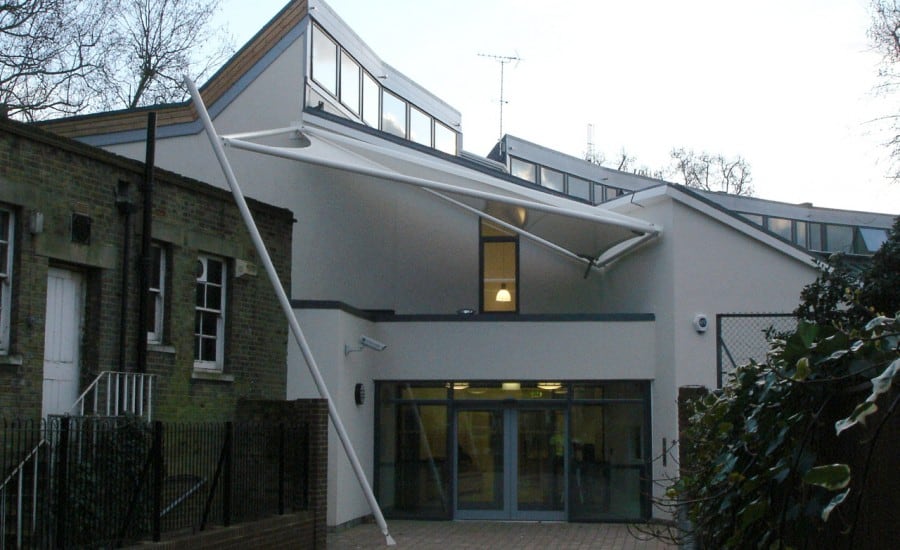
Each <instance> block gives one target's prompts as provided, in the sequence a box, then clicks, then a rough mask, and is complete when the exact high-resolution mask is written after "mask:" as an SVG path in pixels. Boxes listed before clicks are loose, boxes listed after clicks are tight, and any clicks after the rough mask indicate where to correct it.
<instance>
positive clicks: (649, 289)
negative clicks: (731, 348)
mask: <svg viewBox="0 0 900 550" xmlns="http://www.w3.org/2000/svg"><path fill="white" fill-rule="evenodd" d="M627 214H628V215H631V216H634V217H636V218H640V219H644V220H647V221H652V222H654V223H658V224H660V225H661V226H662V227H664V228H665V233H664V234H663V236H662V238H660V239H658V240H657V241H656V242H654V243H652V244H650V245H648V246H646V247H644V248H642V249H640V250H638V251H637V252H635V253H633V254H630V255H628V256H626V257H625V258H623V259H622V260H621V261H619V262H617V263H616V264H614V265H613V266H611V269H609V270H608V271H607V272H606V273H605V274H604V275H603V277H602V279H603V306H602V309H604V310H625V311H627V310H629V309H632V310H646V311H652V312H653V313H654V314H655V315H656V342H657V345H656V350H657V351H656V359H655V364H656V371H655V376H654V383H653V393H652V396H653V397H652V399H653V412H652V415H653V421H652V424H653V441H652V448H653V456H659V455H660V454H661V453H662V452H663V447H662V438H666V443H667V445H670V444H672V442H674V441H677V439H678V415H677V403H676V399H677V395H678V388H679V387H682V386H689V385H704V386H707V387H710V388H714V387H715V386H716V334H715V318H716V314H717V313H734V312H767V313H771V312H790V311H792V310H793V309H794V307H796V304H797V303H798V301H799V296H800V290H801V289H802V288H803V286H804V285H805V284H807V283H809V282H810V281H812V280H813V279H814V278H815V277H816V276H817V271H816V270H815V269H813V268H812V267H810V266H808V265H806V264H804V263H802V262H800V261H799V260H797V259H795V258H792V257H790V256H788V255H786V254H784V253H782V252H779V251H777V250H775V249H774V248H772V247H770V246H767V245H765V244H763V243H761V242H760V241H758V240H756V239H754V238H752V237H750V236H748V235H746V234H744V233H741V232H739V231H737V230H736V229H734V228H732V227H730V226H728V225H726V224H724V223H722V222H719V221H716V220H715V219H713V218H711V217H709V216H707V215H705V214H702V213H700V212H698V211H696V210H694V209H692V208H690V207H688V206H685V205H684V204H682V203H680V202H678V201H677V200H675V199H673V198H671V197H670V196H662V197H657V198H655V199H653V200H648V201H646V202H642V203H641V206H640V207H634V208H633V209H632V210H629V211H628V212H627ZM697 313H705V314H706V315H707V316H708V318H709V322H710V328H709V330H708V331H707V332H706V333H703V334H698V333H697V332H696V331H695V330H694V327H693V319H694V316H695V315H696V314H697ZM674 456H677V449H674ZM653 475H654V478H655V479H670V478H673V477H675V476H677V475H678V469H677V465H676V464H675V463H674V461H673V460H671V456H670V460H668V465H667V467H663V466H662V461H656V462H654V474H653ZM655 491H656V492H657V496H661V494H662V490H661V489H660V488H656V489H655Z"/></svg>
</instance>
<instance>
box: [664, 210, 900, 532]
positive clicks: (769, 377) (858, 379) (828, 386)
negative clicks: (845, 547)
mask: <svg viewBox="0 0 900 550" xmlns="http://www.w3.org/2000/svg"><path fill="white" fill-rule="evenodd" d="M898 262H900V221H898V222H897V223H895V225H894V228H893V230H892V232H891V234H890V237H889V239H888V242H887V243H885V245H884V246H883V247H882V249H881V250H880V251H879V252H878V254H876V257H875V258H874V259H873V263H872V264H871V267H870V268H869V269H868V270H867V271H865V272H863V273H861V274H860V275H854V274H853V272H852V271H850V270H847V269H843V268H842V267H840V266H838V267H836V268H834V269H831V270H828V271H826V273H824V274H823V275H822V277H820V278H819V279H818V280H817V281H816V282H814V283H812V284H811V285H809V286H808V287H807V288H806V289H805V290H804V293H803V296H802V299H803V304H801V306H800V307H799V308H798V310H797V314H798V317H799V318H800V319H799V321H798V326H797V329H796V330H795V331H793V332H791V333H788V334H770V335H769V336H770V351H769V354H768V357H767V360H766V362H765V363H763V364H757V363H750V364H748V365H745V366H743V367H740V368H738V369H736V370H735V372H734V373H733V374H732V375H731V376H730V378H729V380H728V382H727V384H726V385H725V386H724V387H723V388H722V390H721V391H719V392H715V393H711V394H708V395H706V396H704V397H703V398H700V399H699V400H696V401H694V402H693V403H692V406H693V407H694V409H693V416H692V418H691V424H690V426H689V427H688V428H687V429H686V431H685V433H684V436H683V437H682V440H681V445H682V451H683V456H684V457H685V459H684V462H682V464H681V478H680V479H679V480H678V481H677V482H676V483H675V484H674V485H673V486H672V488H671V489H670V490H669V495H668V496H669V497H671V498H673V499H677V500H678V501H679V502H680V503H681V504H682V506H683V507H684V509H685V511H686V515H687V518H688V519H689V520H690V522H691V524H692V528H693V532H692V533H690V535H691V537H692V538H693V539H694V541H695V542H696V543H698V544H699V545H700V547H701V548H803V547H808V546H809V545H810V544H814V543H812V542H811V541H813V540H815V537H816V536H818V535H819V534H820V531H821V530H822V529H823V528H825V526H826V524H827V523H829V522H832V523H833V524H835V527H836V531H835V532H842V533H845V534H846V533H849V536H850V540H851V541H852V533H853V529H854V525H855V522H856V521H857V519H858V518H857V517H856V513H855V511H858V510H859V508H858V507H857V508H855V510H854V508H853V507H850V506H847V505H846V502H849V501H850V500H852V498H850V497H851V496H852V497H854V498H857V500H858V498H859V495H853V492H854V491H857V492H858V491H860V490H861V489H862V487H864V486H865V484H864V483H860V482H859V480H857V482H855V483H854V477H857V478H860V479H864V478H865V475H866V470H867V464H864V465H863V467H862V469H861V470H860V469H859V468H855V469H852V468H851V466H850V465H849V464H848V462H849V460H845V461H838V462H834V461H833V457H834V450H833V449H831V448H830V445H829V441H832V442H833V441H834V439H835V438H845V437H847V434H848V433H852V432H853V431H854V430H860V429H861V428H860V427H858V426H859V425H861V424H866V422H867V420H869V421H870V422H869V425H866V429H867V430H868V432H867V437H866V438H865V440H866V443H865V444H866V445H874V442H875V441H876V440H877V437H878V434H879V433H880V431H881V430H880V428H881V425H883V424H884V423H886V422H891V421H893V422H896V421H897V416H896V415H895V413H896V411H897V408H898V401H900V391H898V386H900V380H898V379H900V377H898V376H897V375H898V371H900V319H898V313H897V312H898V311H900V297H898V296H900V291H898V289H900V271H898V268H897V266H898ZM876 413H878V414H876ZM873 415H875V416H873ZM873 418H874V419H875V420H874V421H872V419H873ZM829 438H830V439H829ZM854 441H855V440H854ZM860 455H861V456H866V453H860ZM868 456H869V459H871V453H869V454H868ZM842 505H843V506H842Z"/></svg>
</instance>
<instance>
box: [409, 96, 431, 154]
mask: <svg viewBox="0 0 900 550" xmlns="http://www.w3.org/2000/svg"><path fill="white" fill-rule="evenodd" d="M409 139H410V140H412V141H415V142H416V143H421V144H422V145H426V146H428V147H431V117H430V116H428V115H426V114H425V112H424V111H422V110H421V109H417V108H416V107H413V106H410V108H409Z"/></svg>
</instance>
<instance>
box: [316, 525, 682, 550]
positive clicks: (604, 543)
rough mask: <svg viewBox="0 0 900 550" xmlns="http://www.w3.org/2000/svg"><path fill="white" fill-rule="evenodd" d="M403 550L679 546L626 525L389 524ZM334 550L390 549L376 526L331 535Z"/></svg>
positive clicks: (658, 549)
mask: <svg viewBox="0 0 900 550" xmlns="http://www.w3.org/2000/svg"><path fill="white" fill-rule="evenodd" d="M388 528H389V530H390V533H391V536H392V537H393V538H394V540H396V541H397V546H395V547H394V548H397V549H406V548H415V549H416V550H420V549H421V550H438V549H439V550H457V549H463V550H466V549H473V550H474V549H484V548H487V549H490V550H507V549H515V550H557V549H559V550H575V549H592V550H606V549H609V550H619V549H624V550H670V549H676V548H678V547H677V546H676V545H674V544H667V543H665V542H662V541H660V540H657V539H654V538H651V537H649V536H647V535H646V534H644V533H643V532H642V531H646V530H647V529H648V528H650V526H648V525H640V526H635V525H629V524H624V523H561V522H495V521H413V520H391V521H389V522H388ZM328 548H329V549H330V550H354V549H359V548H364V549H368V548H388V547H387V545H386V544H385V538H384V536H383V535H382V534H381V531H379V530H378V526H377V525H375V524H374V523H362V524H359V525H354V526H353V527H349V528H346V529H341V530H338V531H335V532H331V533H329V534H328Z"/></svg>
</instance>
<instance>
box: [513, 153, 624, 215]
mask: <svg viewBox="0 0 900 550" xmlns="http://www.w3.org/2000/svg"><path fill="white" fill-rule="evenodd" d="M509 173H510V174H512V175H513V176H515V177H517V178H520V179H523V180H526V181H530V182H531V183H536V184H538V185H540V186H543V187H546V188H547V189H552V190H554V191H558V192H560V193H564V194H566V195H569V196H571V197H575V198H578V199H581V200H584V201H588V202H590V203H593V204H599V203H601V202H604V201H608V200H612V199H614V198H616V197H621V196H622V195H625V194H627V193H628V191H626V190H624V189H620V188H618V187H612V186H609V185H603V184H601V183H596V182H592V181H589V180H586V179H584V178H579V177H578V176H573V175H572V174H569V173H566V172H560V171H559V170H554V169H553V168H549V167H547V166H541V165H540V164H536V163H533V162H530V161H527V160H523V159H520V158H517V157H514V156H510V157H509Z"/></svg>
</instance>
